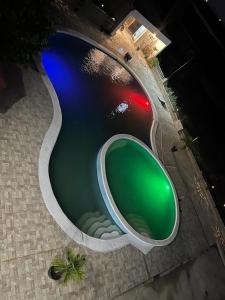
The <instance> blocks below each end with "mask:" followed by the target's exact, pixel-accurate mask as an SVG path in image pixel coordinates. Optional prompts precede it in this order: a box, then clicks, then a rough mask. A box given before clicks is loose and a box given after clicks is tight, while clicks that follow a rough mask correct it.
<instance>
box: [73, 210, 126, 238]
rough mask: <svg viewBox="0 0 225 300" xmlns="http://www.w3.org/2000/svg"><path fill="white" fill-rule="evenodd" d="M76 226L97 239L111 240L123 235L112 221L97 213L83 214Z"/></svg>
mask: <svg viewBox="0 0 225 300" xmlns="http://www.w3.org/2000/svg"><path fill="white" fill-rule="evenodd" d="M76 226H77V227H78V228H79V229H80V230H82V231H83V232H84V233H86V234H88V235H90V236H92V237H95V238H99V239H111V238H115V237H118V236H120V235H122V234H123V232H122V231H121V230H120V228H119V227H118V226H117V225H116V224H113V223H112V220H110V219H108V218H107V216H106V215H104V214H101V213H100V212H99V211H96V212H88V213H85V214H84V215H82V216H81V217H80V219H79V220H78V221H77V222H76Z"/></svg>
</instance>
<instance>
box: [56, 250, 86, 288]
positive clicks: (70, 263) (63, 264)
mask: <svg viewBox="0 0 225 300" xmlns="http://www.w3.org/2000/svg"><path fill="white" fill-rule="evenodd" d="M85 264H86V256H85V255H80V254H75V253H74V252H73V251H72V250H71V249H68V250H67V253H66V259H62V258H58V257H56V258H54V259H53V261H52V267H54V272H56V273H58V274H60V275H61V276H62V277H63V283H64V284H66V283H67V282H68V281H75V282H76V281H81V280H82V279H84V277H85V271H84V267H85Z"/></svg>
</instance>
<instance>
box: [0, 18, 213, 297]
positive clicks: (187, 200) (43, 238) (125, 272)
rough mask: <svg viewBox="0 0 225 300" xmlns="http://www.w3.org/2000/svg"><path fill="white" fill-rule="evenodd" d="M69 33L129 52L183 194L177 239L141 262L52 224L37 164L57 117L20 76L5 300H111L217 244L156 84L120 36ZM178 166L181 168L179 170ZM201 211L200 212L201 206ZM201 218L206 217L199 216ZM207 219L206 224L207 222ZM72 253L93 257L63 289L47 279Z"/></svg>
mask: <svg viewBox="0 0 225 300" xmlns="http://www.w3.org/2000/svg"><path fill="white" fill-rule="evenodd" d="M70 27H72V28H74V29H76V30H79V31H80V32H83V33H85V34H87V35H89V36H90V37H92V38H93V39H95V40H96V41H98V42H101V43H102V44H103V45H105V46H106V47H108V48H109V49H110V50H112V51H114V52H115V53H117V54H118V51H117V50H118V48H120V47H123V48H124V49H126V50H127V49H129V50H130V51H131V52H132V54H133V56H134V58H133V59H132V61H131V62H130V66H131V67H132V68H133V70H134V71H135V72H136V73H137V74H138V76H140V78H141V80H142V82H143V83H144V84H145V86H146V88H147V89H148V90H149V92H150V94H151V95H152V101H154V102H155V105H156V107H157V110H158V114H159V127H158V130H157V146H158V151H159V155H160V158H161V159H162V160H163V162H164V163H165V165H166V166H167V169H168V171H169V173H170V174H171V176H172V178H173V180H174V183H175V186H176V188H177V191H178V195H183V196H184V199H183V200H182V203H181V207H182V216H181V225H180V230H179V234H178V236H177V238H176V240H175V241H174V242H173V243H172V244H171V245H170V246H167V247H164V248H154V249H153V250H152V252H151V253H149V254H148V255H146V256H145V257H144V255H143V254H142V253H140V252H139V251H138V250H136V249H134V248H133V247H132V246H128V247H125V248H123V249H121V250H118V251H114V252H111V253H95V252H93V251H90V250H88V249H86V248H84V247H80V246H79V245H77V244H75V243H74V242H72V241H71V240H70V238H68V237H67V236H66V234H64V233H63V232H62V231H61V229H60V228H59V227H58V225H57V224H56V222H55V221H54V220H53V219H52V217H51V215H50V214H49V212H48V210H47V208H46V207H45V204H44V202H43V200H42V195H41V192H40V188H39V182H38V158H39V151H40V147H41V144H42V140H43V137H44V134H45V132H46V131H47V129H48V126H49V124H50V122H51V118H52V105H51V99H50V96H49V95H48V92H47V90H46V88H45V86H44V84H43V82H42V79H41V77H40V75H39V74H38V73H36V72H35V71H32V70H23V83H24V88H25V96H24V97H23V98H22V99H20V101H18V102H17V103H15V104H14V105H13V106H12V107H11V108H10V109H9V110H8V111H7V112H6V113H2V114H0V170H1V175H0V212H1V213H0V237H1V243H0V299H5V300H6V299H10V300H11V299H17V300H20V299H21V300H28V299H29V300H30V299H35V300H37V299H40V300H45V299H46V300H47V299H48V300H52V299H63V300H64V299H70V300H72V299H111V298H113V297H115V296H118V295H120V294H121V293H122V292H124V291H126V290H128V289H130V288H132V287H134V286H136V285H138V284H140V283H142V282H145V281H146V280H148V279H149V277H153V276H155V275H157V274H159V273H162V272H165V271H166V270H168V269H170V268H173V267H175V266H177V265H179V264H181V263H182V262H183V261H185V260H188V259H189V258H190V257H197V256H198V255H199V254H200V253H201V252H202V251H204V250H205V249H207V248H208V247H209V245H210V244H212V243H213V242H214V241H213V237H212V232H211V229H210V226H208V224H209V223H210V214H209V213H208V212H207V209H206V208H205V207H204V205H202V204H201V203H200V202H199V195H198V194H197V193H196V189H195V186H194V171H193V168H192V165H191V164H190V161H189V160H188V157H187V156H186V154H185V153H178V154H177V155H176V157H174V156H173V155H172V153H171V151H170V147H171V145H172V144H173V143H179V136H178V134H177V133H176V131H175V128H174V126H173V122H172V119H171V117H170V114H169V113H168V111H166V110H165V109H164V108H162V106H161V104H160V102H159V101H158V98H157V96H159V97H162V94H161V92H160V89H159V88H158V86H157V83H156V81H155V80H154V77H153V75H152V73H151V71H150V70H149V69H148V68H147V66H146V65H145V63H144V60H142V59H141V62H140V59H139V58H138V54H137V53H136V52H135V50H131V48H130V47H131V45H130V44H127V42H125V41H123V40H121V37H118V36H116V37H114V38H111V39H106V37H105V36H104V35H103V34H101V33H100V32H99V31H98V30H97V29H96V28H95V27H94V26H89V24H88V23H82V24H81V22H80V21H79V19H74V20H73V21H72V22H70ZM178 165H179V168H178V167H177V166H178ZM199 206H200V207H199ZM199 211H201V214H202V215H203V217H201V218H200V217H199ZM202 218H203V219H204V220H203V219H202ZM68 245H69V246H70V247H72V248H74V249H76V250H77V251H79V252H81V253H86V254H87V258H88V265H87V278H86V279H85V281H83V282H82V283H80V284H77V285H76V284H69V285H68V286H66V287H64V286H60V285H59V284H58V283H55V282H53V281H52V280H51V279H49V277H48V275H47V270H48V267H49V264H50V261H51V259H52V258H53V257H54V256H55V255H56V254H61V253H63V251H64V249H65V247H67V246H68Z"/></svg>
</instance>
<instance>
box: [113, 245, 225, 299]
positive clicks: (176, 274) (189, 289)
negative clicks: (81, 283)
mask: <svg viewBox="0 0 225 300" xmlns="http://www.w3.org/2000/svg"><path fill="white" fill-rule="evenodd" d="M224 286H225V268H224V266H223V264H222V261H221V259H220V257H219V255H218V252H217V249H216V248H215V247H212V248H210V250H209V251H207V252H205V253H204V254H203V255H201V256H200V257H198V258H197V259H195V260H194V261H192V262H189V263H186V264H185V265H183V266H181V267H179V268H177V269H176V270H174V271H173V272H171V273H170V274H168V275H165V276H164V277H161V278H158V279H155V281H154V282H152V283H146V284H143V285H141V286H138V287H136V288H134V289H132V290H130V291H129V292H127V293H125V294H124V295H122V296H120V297H118V298H116V299H117V300H149V299H151V300H178V299H182V300H190V299H192V300H203V299H205V300H222V299H225V289H224Z"/></svg>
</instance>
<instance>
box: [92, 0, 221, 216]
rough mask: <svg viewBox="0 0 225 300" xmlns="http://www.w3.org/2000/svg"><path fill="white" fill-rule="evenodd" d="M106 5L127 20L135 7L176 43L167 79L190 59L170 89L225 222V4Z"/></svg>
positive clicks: (148, 0)
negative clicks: (174, 94)
mask: <svg viewBox="0 0 225 300" xmlns="http://www.w3.org/2000/svg"><path fill="white" fill-rule="evenodd" d="M94 1H95V3H99V5H100V4H101V3H102V1H100V0H94ZM104 3H105V8H106V9H108V10H109V11H111V13H112V14H113V10H114V12H115V11H117V12H118V11H119V12H120V13H121V14H123V11H124V16H125V15H126V13H127V11H126V8H125V7H132V3H133V5H134V8H136V9H137V10H138V11H140V13H141V14H143V15H144V16H145V17H146V18H147V19H148V20H149V21H150V22H151V23H152V24H154V25H155V26H156V27H157V28H159V29H160V30H161V31H162V32H163V33H164V34H165V35H166V36H167V37H168V38H169V39H170V40H171V41H172V43H171V44H170V45H169V46H168V47H167V48H166V49H165V50H164V51H163V52H162V53H161V54H160V55H159V59H160V65H161V68H162V69H163V71H164V74H165V76H166V77H168V76H169V75H170V74H171V73H172V72H173V71H174V70H176V69H177V68H179V67H180V66H182V65H183V64H184V63H185V62H186V61H188V60H189V59H190V58H191V59H192V60H191V61H190V63H188V64H187V65H186V66H185V67H184V68H182V69H181V70H180V71H179V72H177V73H175V74H174V75H173V76H172V77H171V78H170V80H169V86H171V87H172V88H173V89H174V91H175V93H176V95H177V96H178V106H179V109H180V110H179V113H180V118H181V120H182V123H183V125H184V127H185V128H186V129H187V130H188V132H189V133H190V134H191V135H192V136H193V137H195V136H198V137H199V139H198V142H197V147H198V148H199V151H200V154H201V156H200V168H201V170H202V171H203V175H204V177H205V179H206V180H207V182H208V184H209V185H215V190H214V191H213V192H212V195H213V198H214V200H215V203H216V205H217V207H218V209H219V211H220V214H221V216H222V218H223V220H224V222H225V207H224V206H223V205H224V203H225V171H224V170H225V159H224V155H225V143H223V142H224V141H223V137H224V136H225V134H224V129H225V126H224V120H225V91H224V87H225V75H224V73H225V0H208V1H206V0H135V1H132V0H130V1H129V0H114V1H111V0H107V1H106V0H104ZM125 4H126V5H127V6H126V5H125ZM130 9H132V8H130ZM219 19H221V21H220V20H219ZM223 144H224V145H223Z"/></svg>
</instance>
